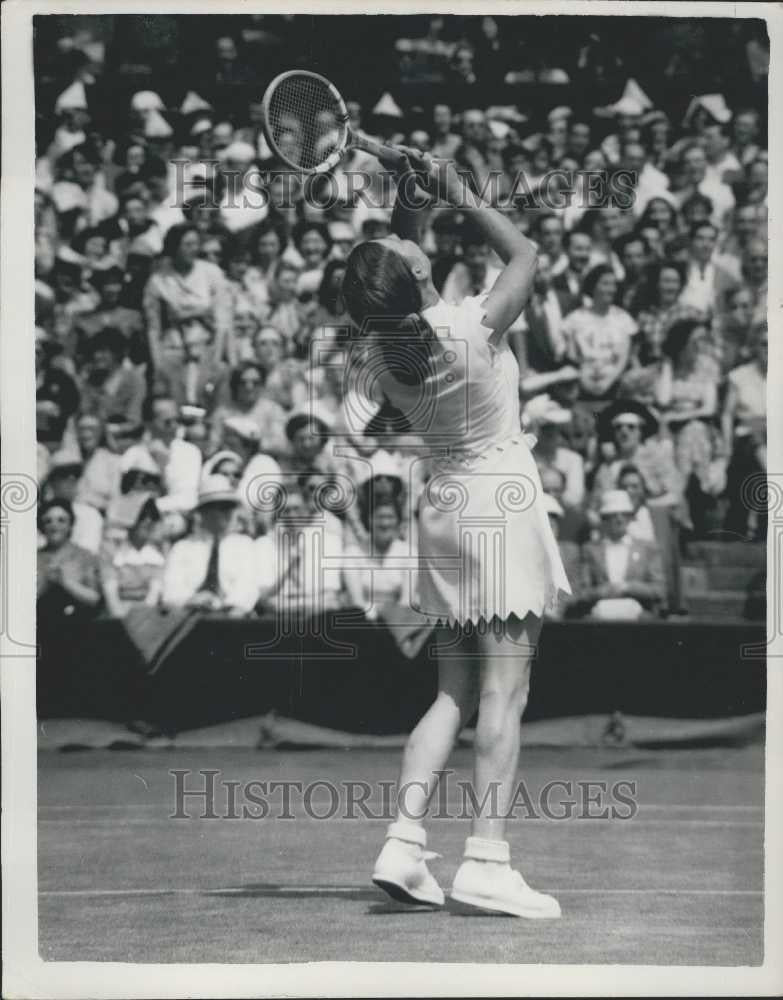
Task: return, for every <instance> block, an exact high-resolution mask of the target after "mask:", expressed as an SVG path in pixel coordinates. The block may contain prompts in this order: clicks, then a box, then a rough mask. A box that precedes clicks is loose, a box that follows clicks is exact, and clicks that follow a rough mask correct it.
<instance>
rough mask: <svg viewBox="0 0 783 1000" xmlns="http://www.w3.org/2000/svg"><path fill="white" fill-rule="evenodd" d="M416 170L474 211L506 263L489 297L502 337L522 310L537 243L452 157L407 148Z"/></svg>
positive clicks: (491, 319) (489, 319)
mask: <svg viewBox="0 0 783 1000" xmlns="http://www.w3.org/2000/svg"><path fill="white" fill-rule="evenodd" d="M406 152H407V153H408V157H409V159H410V161H411V164H412V166H413V168H414V170H416V171H417V173H419V174H420V175H421V174H426V176H427V177H428V178H429V179H430V180H431V182H432V186H433V188H434V190H435V192H436V193H437V195H438V196H439V197H440V198H441V199H442V200H443V201H446V202H448V203H449V204H450V205H453V206H454V207H456V208H460V209H462V211H464V212H465V213H466V214H468V215H470V217H471V220H472V221H473V222H474V224H475V225H476V226H478V228H479V229H480V230H481V232H482V233H483V235H484V236H485V237H486V240H487V243H488V244H489V246H490V247H491V248H492V249H493V250H494V251H495V252H496V253H497V255H498V256H499V257H500V259H501V260H502V261H503V263H504V264H505V265H506V266H505V267H504V268H503V271H502V272H501V274H500V277H499V278H498V279H497V281H496V282H495V284H494V285H493V286H492V289H491V290H490V292H489V295H488V297H487V304H486V312H485V319H484V324H485V325H486V326H488V327H490V328H491V329H492V330H494V331H495V334H496V335H497V336H498V337H499V336H501V335H502V334H503V333H505V331H506V330H507V329H508V327H509V326H511V324H512V323H513V322H514V320H515V319H516V318H517V317H518V316H519V314H520V313H521V312H522V309H523V308H524V306H525V303H526V302H527V300H528V298H529V297H530V292H531V289H532V285H533V277H534V275H535V270H536V249H535V246H534V244H533V243H532V242H531V241H530V240H529V239H528V238H527V237H526V236H523V234H522V233H520V232H519V230H518V229H517V228H516V227H515V226H514V225H513V224H512V223H511V222H509V220H508V219H507V218H506V217H505V216H504V215H503V213H502V212H499V211H498V210H497V209H496V208H493V207H492V206H491V205H489V204H488V203H487V202H485V201H483V199H482V198H481V197H480V196H479V195H477V194H476V193H475V192H473V191H472V190H471V189H470V186H469V185H468V183H467V181H466V180H465V178H463V177H461V176H460V174H459V173H457V171H456V169H455V167H454V164H453V163H452V162H451V161H449V160H436V159H433V158H432V157H430V156H428V155H426V154H423V153H419V152H418V151H416V150H406Z"/></svg>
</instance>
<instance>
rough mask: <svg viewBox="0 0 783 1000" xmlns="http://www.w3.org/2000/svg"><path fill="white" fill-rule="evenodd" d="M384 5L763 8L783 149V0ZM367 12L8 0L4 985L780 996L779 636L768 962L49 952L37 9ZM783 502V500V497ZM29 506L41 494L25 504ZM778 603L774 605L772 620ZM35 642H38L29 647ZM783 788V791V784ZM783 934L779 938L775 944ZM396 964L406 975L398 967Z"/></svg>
mask: <svg viewBox="0 0 783 1000" xmlns="http://www.w3.org/2000/svg"><path fill="white" fill-rule="evenodd" d="M372 10H373V13H378V14H381V13H390V14H405V13H408V14H409V13H450V14H489V13H497V14H528V15H530V14H543V13H546V14H548V15H549V14H572V15H573V14H589V15H591V16H596V15H615V16H616V15H626V16H665V17H678V18H679V17H734V18H748V17H756V18H762V19H764V20H766V22H767V27H768V32H769V36H770V44H771V64H770V76H769V88H770V100H769V106H770V108H771V109H772V111H771V114H770V120H769V148H770V159H771V162H772V167H773V170H772V177H773V178H774V177H775V176H776V169H775V168H776V166H777V165H778V163H779V162H780V159H781V155H780V154H781V129H782V128H783V115H781V114H780V108H781V106H783V87H782V86H781V77H782V72H781V71H782V68H783V58H782V52H783V9H782V8H781V6H780V5H778V4H766V3H755V2H752V3H743V4H733V3H678V4H670V3H649V2H640V3H616V2H605V0H590V2H587V0H573V2H562V0H547V2H541V3H532V2H524V0H508V2H505V3H498V2H488V3H477V2H474V3H467V2H460V0H449V2H448V3H447V4H445V3H431V2H422V0H417V2H414V0H395V2H389V0H386V2H383V3H378V4H376V5H374V6H373V8H372ZM256 12H258V13H283V12H285V13H301V14H308V13H310V14H327V13H328V14H335V13H364V14H366V13H367V4H366V3H358V2H346V0H321V2H318V0H311V2H309V3H305V2H301V0H299V2H297V0H288V2H286V3H277V4H275V3H259V2H255V0H247V2H244V3H241V2H227V0H226V2H223V0H210V2H204V0H202V2H172V0H168V2H162V3H154V4H151V3H149V2H146V3H144V2H141V3H140V2H133V0H131V2H129V0H124V2H123V0H117V2H111V0H103V2H96V3H86V2H51V3H47V2H41V0H6V2H5V3H3V4H2V8H0V18H2V83H3V89H2V109H3V119H2V125H3V151H2V214H1V216H0V218H2V232H1V233H0V238H1V245H2V271H1V273H0V418H1V420H2V432H3V433H2V443H3V449H2V473H3V478H2V496H3V501H2V508H3V512H4V515H5V512H6V511H10V512H11V513H10V514H9V515H8V520H7V523H6V524H5V525H4V529H3V530H4V535H3V538H2V545H3V546H4V548H5V550H4V552H3V558H4V559H5V567H6V578H5V581H0V586H2V585H5V589H6V591H7V592H6V593H4V594H3V595H1V596H2V599H3V600H4V601H5V605H4V614H3V628H2V635H1V636H0V697H1V699H2V765H3V773H2V779H3V780H2V876H3V884H2V915H3V985H2V995H3V996H5V997H9V998H17V997H18V998H37V997H40V998H55V997H73V998H78V1000H83V998H85V997H90V998H92V997H181V996H193V997H228V996H231V997H257V996H270V997H271V996H302V997H311V996H312V997H316V996H332V997H343V996H345V997H348V996H378V997H380V996H404V995H410V996H455V997H456V996H528V995H536V994H538V995H545V996H551V995H558V996H591V995H603V996H607V995H628V996H650V995H665V996H670V995H677V994H683V995H688V994H692V995H714V996H731V995H741V994H748V995H753V994H756V995H775V994H778V993H780V992H782V991H783V958H781V949H780V942H781V941H783V920H782V914H781V910H782V907H781V901H782V898H783V896H782V894H781V850H780V847H781V827H782V823H781V819H782V817H783V802H781V796H780V794H779V789H780V786H781V778H782V776H783V725H781V699H782V693H783V680H781V670H780V667H781V665H783V636H780V635H777V636H771V645H770V648H769V653H770V659H769V669H768V719H769V725H768V726H767V737H766V738H767V743H766V812H765V823H766V826H765V935H764V937H765V951H764V953H765V962H764V965H763V966H762V967H758V968H750V967H748V968H724V967H715V966H709V967H691V966H674V967H663V966H630V965H608V966H599V965H588V966H584V965H574V966H544V965H490V964H472V965H468V964H464V965H463V964H429V963H394V964H393V965H392V964H387V963H354V962H350V963H342V962H328V963H307V964H284V965H268V964H265V965H260V964H259V965H231V964H226V965H223V964H220V965H218V964H206V965H196V964H162V965H155V964H126V963H114V962H105V963H103V962H44V961H42V960H41V958H40V957H39V955H38V950H37V947H38V929H37V919H38V907H37V858H36V849H37V835H36V780H37V778H36V753H37V726H36V717H35V659H34V656H33V655H32V652H33V651H32V650H30V649H29V648H26V647H29V646H30V645H31V644H33V645H34V643H35V625H34V615H35V610H34V609H35V552H36V528H35V513H34V508H33V507H32V506H31V505H30V503H29V496H28V499H27V500H25V498H24V494H25V490H27V491H28V493H29V491H30V486H31V485H32V483H33V482H34V481H35V478H36V458H35V455H36V449H35V409H34V398H35V393H34V372H33V350H32V345H33V329H34V313H33V262H34V245H33V198H32V193H33V189H34V113H33V108H34V99H33V64H32V19H33V17H34V16H35V15H37V14H120V13H150V14H163V13H176V14H186V13H194V14H221V13H222V14H229V13H242V14H247V13H256ZM782 203H783V195H782V194H781V187H780V186H778V185H777V184H775V183H773V184H771V185H770V204H769V238H770V268H769V275H770V278H769V318H770V326H771V327H773V328H774V330H773V336H772V342H771V345H770V360H769V379H768V384H769V385H770V386H771V387H776V388H777V387H778V386H783V323H781V318H780V317H781V308H783V248H782V246H781V234H782V232H783V229H782V227H781V218H783V213H782V212H781V209H782V208H783V204H782ZM768 428H769V433H768V454H769V456H770V459H769V469H770V470H775V469H779V470H780V472H777V473H776V472H771V473H770V478H771V479H774V480H775V481H776V483H777V489H778V490H779V491H780V495H781V497H782V498H783V393H781V392H774V391H770V393H769V398H768ZM781 502H782V503H783V499H782V500H781ZM25 505H27V509H26V510H25ZM775 537H776V536H775V533H774V532H773V530H772V521H771V520H770V540H769V548H768V566H769V573H768V596H769V600H770V601H773V600H777V601H783V565H782V564H783V539H779V540H778V544H777V546H776V548H777V551H773V539H774V538H775ZM771 608H772V605H771V604H770V611H769V612H768V615H769V618H768V622H771V620H772V619H771V615H772V611H771ZM25 644H26V646H25ZM776 792H777V794H776ZM775 941H777V942H778V944H777V945H775V943H774V942H775ZM392 969H393V975H390V970H392Z"/></svg>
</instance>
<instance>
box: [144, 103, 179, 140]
mask: <svg viewBox="0 0 783 1000" xmlns="http://www.w3.org/2000/svg"><path fill="white" fill-rule="evenodd" d="M173 134H174V129H173V128H172V127H171V125H169V123H168V122H167V121H166V119H165V118H164V117H163V115H162V114H161V113H160V112H159V111H154V110H153V111H150V112H149V114H148V115H147V117H146V119H145V122H144V135H145V136H146V137H147V138H148V139H168V137H169V136H170V135H173Z"/></svg>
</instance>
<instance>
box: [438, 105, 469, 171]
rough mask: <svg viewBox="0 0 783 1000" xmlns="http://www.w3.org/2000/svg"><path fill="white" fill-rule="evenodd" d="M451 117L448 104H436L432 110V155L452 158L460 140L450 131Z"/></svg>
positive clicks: (440, 157)
mask: <svg viewBox="0 0 783 1000" xmlns="http://www.w3.org/2000/svg"><path fill="white" fill-rule="evenodd" d="M452 123H453V117H452V114H451V108H450V107H449V106H448V104H436V105H435V107H434V108H433V110H432V127H433V139H432V155H433V156H435V157H438V158H439V159H443V160H453V159H454V157H455V154H456V152H457V150H458V149H459V146H460V144H461V142H462V140H461V139H460V137H459V136H458V135H457V134H456V133H455V132H452V131H451V126H452Z"/></svg>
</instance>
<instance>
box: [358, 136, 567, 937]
mask: <svg viewBox="0 0 783 1000" xmlns="http://www.w3.org/2000/svg"><path fill="white" fill-rule="evenodd" d="M402 149H403V151H404V152H405V154H406V155H407V161H406V163H405V164H404V167H403V169H402V170H401V171H400V172H399V173H398V176H397V183H398V197H397V199H396V204H395V209H394V213H393V216H392V230H393V234H392V235H390V236H388V237H385V238H383V239H378V240H371V241H368V242H366V243H362V244H360V245H358V246H357V247H355V248H354V250H353V251H352V252H351V254H350V256H349V258H348V261H347V270H346V274H345V277H344V281H343V293H344V298H345V303H346V307H347V309H348V311H349V314H350V316H351V318H352V320H353V321H354V322H355V323H356V324H357V326H358V327H359V328H360V329H361V330H362V331H363V332H364V334H365V335H366V336H367V337H368V342H367V346H368V354H369V357H370V358H372V357H373V355H374V356H375V362H373V361H372V360H369V361H368V362H367V363H368V365H369V366H370V368H371V369H372V372H373V378H377V380H378V382H379V385H380V389H381V390H382V392H383V394H384V395H385V396H386V398H387V399H388V400H389V402H390V403H391V404H392V405H393V406H395V407H397V408H398V409H399V410H401V411H402V412H403V413H404V414H406V416H407V417H408V420H409V421H410V422H411V423H412V424H413V425H414V426H413V430H414V432H418V433H419V434H421V435H423V436H424V437H425V440H426V439H429V440H430V441H432V442H433V451H437V449H436V448H435V447H434V442H436V441H438V440H439V439H448V437H449V435H453V432H454V428H455V427H460V426H463V427H464V437H463V438H462V440H460V441H459V442H458V443H457V444H456V446H455V445H452V446H451V447H448V448H443V449H440V451H441V452H442V453H441V454H440V455H439V456H437V457H435V458H434V471H433V475H432V476H431V478H430V481H429V484H428V488H427V490H426V492H425V494H424V496H423V498H422V501H421V505H420V508H419V559H420V567H419V603H420V608H421V610H422V611H423V612H425V613H426V614H428V615H431V616H433V617H434V618H436V619H438V621H439V624H440V625H441V626H442V627H441V628H439V629H438V630H437V632H438V634H439V658H438V659H439V667H438V673H439V679H438V694H437V697H436V698H435V701H434V703H433V704H432V706H431V707H430V709H429V710H428V711H427V713H426V714H425V715H424V717H423V718H422V719H421V721H420V722H419V724H418V725H417V726H416V728H415V729H414V731H413V732H412V734H411V736H410V738H409V740H408V743H407V746H406V748H405V752H404V756H403V762H402V769H401V773H400V784H399V792H400V796H399V802H398V814H397V818H396V820H395V822H393V823H391V825H390V826H389V828H388V832H387V837H386V841H385V844H384V846H383V849H382V850H381V853H380V856H379V857H378V860H377V862H376V865H375V870H374V873H373V882H374V883H375V884H376V885H378V886H380V887H381V888H383V889H384V890H385V891H386V892H387V893H388V894H389V895H390V896H392V897H393V898H394V899H397V900H400V901H403V902H407V903H410V904H415V905H421V904H428V905H430V906H434V907H439V906H443V905H444V902H445V899H444V894H443V891H442V889H441V887H440V886H439V885H438V883H437V881H436V879H435V878H434V876H433V875H432V874H431V872H430V871H429V869H428V867H427V860H428V859H429V858H431V857H432V856H433V855H432V854H431V853H429V852H427V851H425V847H426V834H425V830H424V826H423V822H424V818H425V816H426V813H427V807H428V803H429V801H430V799H431V798H432V796H433V794H434V792H435V789H436V787H437V781H438V772H440V771H442V770H443V768H444V767H445V765H446V762H447V760H448V757H449V754H450V752H451V749H452V747H453V745H454V742H455V740H456V738H457V735H458V733H459V732H460V729H461V728H462V727H463V726H464V725H465V724H466V723H467V722H468V721H469V720H470V719H471V717H472V716H473V714H474V712H475V711H476V708H478V723H477V726H476V737H475V771H474V794H475V797H476V801H477V803H479V804H480V805H482V806H483V807H482V808H479V809H477V810H475V811H474V816H473V818H472V829H471V836H469V837H468V838H467V840H466V843H465V852H464V858H463V861H462V864H461V865H460V867H459V869H458V871H457V873H456V876H455V878H454V882H453V886H452V890H451V899H452V900H453V901H455V902H456V903H458V904H460V908H467V909H468V910H470V911H473V912H481V911H491V912H499V913H506V914H513V915H515V916H519V917H529V918H542V917H558V916H560V907H559V904H558V902H557V900H556V899H554V898H553V897H552V896H548V895H545V894H543V893H540V892H536V891H535V890H534V889H532V888H531V887H530V886H528V884H527V883H526V882H525V880H524V878H523V877H522V875H521V874H520V873H519V872H518V871H515V870H514V869H513V868H512V867H511V864H510V851H509V845H508V841H507V840H506V837H505V818H504V817H505V815H506V814H507V813H508V812H509V809H510V805H511V802H512V796H513V791H514V787H515V779H516V772H517V761H518V756H519V739H520V719H521V716H522V713H523V711H524V709H525V705H526V703H527V695H528V686H529V681H530V668H531V660H532V657H533V655H534V650H535V647H536V643H537V642H538V638H539V633H540V630H541V622H542V617H543V615H544V613H545V612H546V611H547V609H549V608H550V607H552V606H553V605H554V604H555V603H556V601H557V599H558V597H559V594H560V593H561V592H562V593H565V594H568V593H570V588H569V584H568V580H567V577H566V574H565V571H564V569H563V565H562V562H561V560H560V555H559V552H558V548H557V543H556V541H555V539H554V536H553V535H552V532H551V529H550V527H549V521H548V518H547V514H546V510H545V508H544V505H543V501H542V495H543V491H542V489H541V483H540V480H539V477H538V472H537V469H536V465H535V462H534V460H533V457H532V454H531V451H530V444H531V441H530V440H529V439H526V437H525V435H524V434H523V433H522V430H521V422H520V410H519V397H518V385H519V370H518V366H517V362H516V359H515V357H514V354H513V353H512V351H511V349H510V347H509V345H508V343H507V342H506V339H505V337H504V335H505V333H506V331H507V330H508V327H509V326H510V325H511V324H512V323H513V322H514V320H515V319H516V318H517V317H518V316H519V314H520V312H521V311H522V309H523V307H524V305H525V303H526V301H527V299H528V296H529V294H530V290H531V286H532V282H533V276H534V273H535V268H536V251H535V248H534V246H533V244H532V243H531V242H530V241H529V240H528V239H527V238H526V237H525V236H523V235H522V234H521V233H520V232H518V230H517V229H516V228H515V227H514V226H513V225H512V223H511V222H510V221H509V220H508V219H506V218H505V217H504V216H503V215H502V214H501V213H500V212H499V211H497V210H496V209H494V208H492V207H491V206H490V205H488V204H486V203H485V202H483V201H482V199H481V198H480V197H478V196H477V195H475V194H474V193H473V192H472V191H471V190H470V189H469V188H468V186H467V185H466V183H465V182H464V180H463V178H461V177H460V175H459V174H458V173H457V171H456V170H455V168H454V166H453V164H451V163H450V162H449V161H442V160H435V159H433V158H431V157H430V156H428V155H426V154H422V153H420V152H419V151H418V150H413V149H409V148H406V147H402ZM381 160H382V162H383V158H382V157H381ZM390 163H391V161H390ZM391 165H392V167H398V164H396V163H394V164H391ZM411 169H412V170H413V171H415V174H416V175H418V177H419V180H420V181H422V182H423V183H424V184H425V186H426V187H427V188H428V190H429V192H430V193H435V194H437V196H438V197H439V199H440V200H441V201H444V202H447V203H448V204H449V205H452V206H456V207H459V208H460V209H461V210H462V211H464V212H465V213H466V215H467V216H469V218H470V222H471V223H472V224H474V225H475V226H476V227H477V228H478V229H479V230H480V231H481V233H482V234H483V236H484V237H485V239H486V242H487V243H488V244H489V246H490V247H492V249H493V250H495V251H496V253H497V254H498V256H499V257H500V259H501V260H502V262H503V264H504V267H503V270H502V272H501V274H500V276H499V277H498V278H497V280H496V281H495V283H494V285H493V286H492V288H491V289H490V290H489V292H486V293H484V294H481V295H478V296H475V297H472V298H467V299H465V300H464V301H463V302H462V304H461V305H459V306H454V305H449V304H447V303H446V302H444V301H443V300H442V299H441V298H440V296H439V294H438V292H437V290H436V289H435V286H434V284H433V282H432V272H431V267H430V262H429V259H428V258H427V256H426V254H425V253H424V252H423V251H422V250H421V248H420V246H419V244H418V226H417V218H418V213H417V210H416V208H415V206H414V205H413V204H412V202H413V201H414V199H413V198H412V197H410V196H409V197H406V198H401V197H400V191H401V190H402V185H403V184H405V188H404V190H405V191H406V192H407V193H409V194H410V192H411V190H412V189H411V174H410V170H411ZM417 190H418V189H417ZM390 330H391V331H392V333H393V336H392V337H391V338H390V336H389V333H390ZM423 394H424V395H425V396H426V395H427V394H429V397H428V398H430V400H431V403H432V405H429V406H421V405H419V404H420V401H421V400H422V398H423ZM466 418H467V419H466ZM504 483H505V484H506V485H507V486H508V487H509V490H510V492H508V491H507V493H506V494H505V495H506V497H507V502H506V504H505V506H504V505H503V502H502V500H501V495H502V494H503V489H502V486H503V484H504ZM455 488H456V489H457V490H458V491H459V495H460V496H461V498H462V501H461V503H460V504H455V503H454V502H453V499H454V490H455ZM509 497H510V499H508V498H509ZM499 503H500V504H501V506H500V507H499ZM499 515H500V516H501V520H502V532H501V533H500V534H499V535H498V534H497V533H496V534H495V535H494V537H493V539H492V541H491V543H490V544H486V541H487V529H486V527H483V528H482V527H474V528H473V529H471V527H470V524H471V522H472V523H473V524H474V525H475V524H476V522H477V521H480V520H481V519H482V517H484V521H485V525H486V523H488V519H489V521H492V520H493V519H494V521H497V518H498V516H499ZM498 538H500V539H501V540H502V541H501V543H500V544H499V543H498ZM455 560H456V562H457V563H458V564H459V568H458V569H455V568H454V566H455ZM471 633H473V634H474V635H475V642H476V644H477V645H476V646H475V647H474V648H475V649H477V660H473V659H471V658H470V657H467V658H466V657H465V656H464V647H463V646H462V645H461V644H460V645H459V646H457V645H455V640H460V639H462V638H464V636H465V635H466V634H471ZM457 650H459V652H460V653H461V654H462V655H460V656H456V655H455V652H456V651H457Z"/></svg>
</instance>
